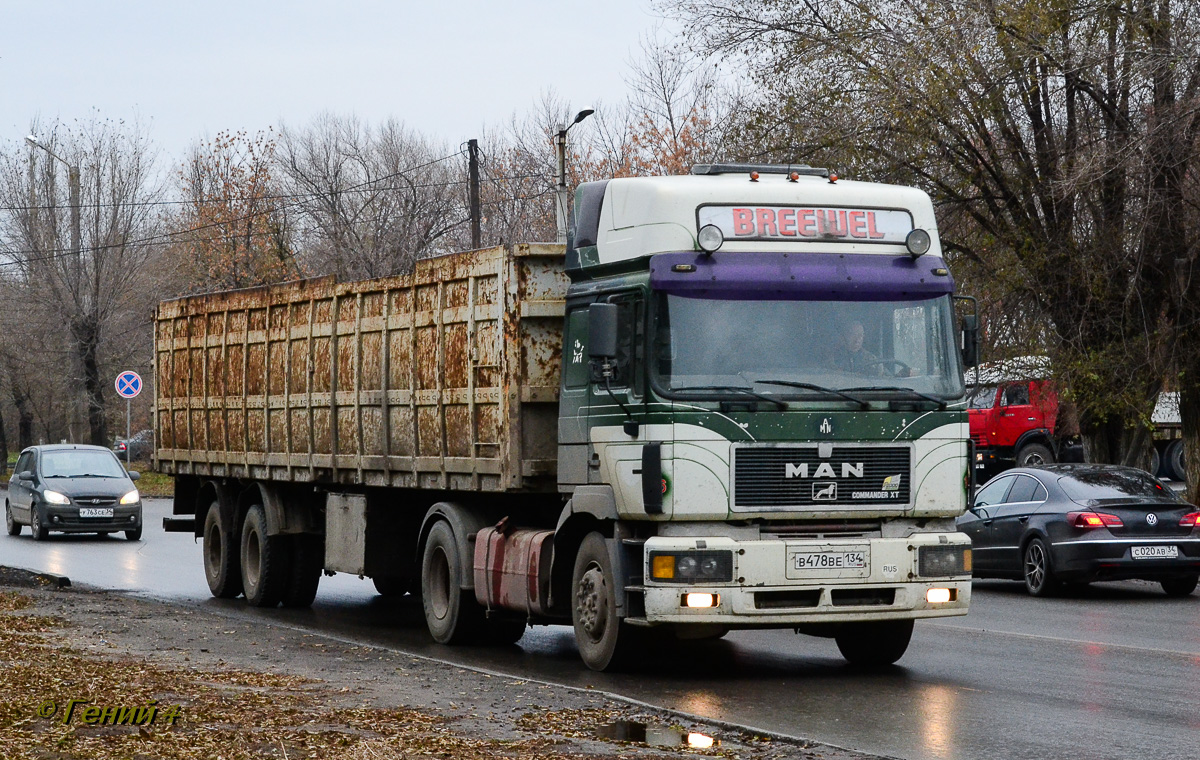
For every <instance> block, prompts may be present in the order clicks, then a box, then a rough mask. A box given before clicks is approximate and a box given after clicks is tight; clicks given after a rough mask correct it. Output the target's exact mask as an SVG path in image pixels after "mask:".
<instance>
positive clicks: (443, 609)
mask: <svg viewBox="0 0 1200 760" xmlns="http://www.w3.org/2000/svg"><path fill="white" fill-rule="evenodd" d="M463 567H464V565H463V558H462V557H460V556H459V551H458V542H457V541H455V540H454V530H453V529H451V527H450V524H449V523H447V522H445V521H444V520H439V521H438V522H436V523H434V525H433V528H431V529H430V531H429V537H428V538H426V539H425V551H424V553H423V555H422V558H421V607H422V608H423V609H424V611H425V625H426V626H428V627H429V633H430V635H432V636H433V640H434V641H437V642H438V643H440V644H463V643H466V642H469V641H475V640H476V639H477V638H478V636H479V633H480V630H481V628H482V627H483V623H484V619H483V608H482V607H480V606H479V603H478V602H476V601H475V595H474V594H473V593H472V592H470V591H464V590H463V588H462V572H463Z"/></svg>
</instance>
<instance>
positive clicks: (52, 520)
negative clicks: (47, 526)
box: [50, 515, 61, 523]
mask: <svg viewBox="0 0 1200 760" xmlns="http://www.w3.org/2000/svg"><path fill="white" fill-rule="evenodd" d="M50 522H55V523H56V522H61V521H60V520H59V519H58V515H53V516H52V517H51V518H50Z"/></svg>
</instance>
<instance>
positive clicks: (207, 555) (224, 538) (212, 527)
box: [203, 500, 242, 599]
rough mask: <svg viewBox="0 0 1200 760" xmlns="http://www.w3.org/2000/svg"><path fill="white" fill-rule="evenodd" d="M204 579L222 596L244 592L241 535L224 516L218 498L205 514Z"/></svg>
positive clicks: (230, 597) (214, 594) (228, 597)
mask: <svg viewBox="0 0 1200 760" xmlns="http://www.w3.org/2000/svg"><path fill="white" fill-rule="evenodd" d="M203 535H204V544H203V552H204V579H205V580H206V581H208V590H209V591H210V592H211V593H212V595H213V596H215V597H217V598H218V599H233V598H234V597H236V596H237V595H238V594H241V593H242V570H241V566H240V565H239V564H238V539H237V536H236V535H235V534H234V533H233V531H231V530H230V529H229V526H228V525H226V524H225V521H224V520H223V519H221V507H220V505H219V504H218V503H217V502H216V501H215V500H214V501H213V503H212V504H209V505H208V511H207V512H205V514H204V534H203Z"/></svg>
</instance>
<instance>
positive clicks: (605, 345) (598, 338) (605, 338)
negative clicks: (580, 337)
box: [588, 303, 617, 359]
mask: <svg viewBox="0 0 1200 760" xmlns="http://www.w3.org/2000/svg"><path fill="white" fill-rule="evenodd" d="M616 356H617V305H616V304H612V303H594V304H592V305H591V306H589V307H588V357H589V358H591V359H615V358H616Z"/></svg>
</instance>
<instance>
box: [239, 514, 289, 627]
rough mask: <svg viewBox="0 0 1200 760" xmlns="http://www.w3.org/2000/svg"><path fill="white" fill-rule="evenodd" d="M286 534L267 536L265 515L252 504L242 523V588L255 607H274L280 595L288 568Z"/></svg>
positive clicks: (281, 595)
mask: <svg viewBox="0 0 1200 760" xmlns="http://www.w3.org/2000/svg"><path fill="white" fill-rule="evenodd" d="M288 538H289V537H288V536H269V535H267V515H266V513H265V512H264V511H263V508H262V505H261V504H254V505H252V506H251V507H250V510H249V511H248V512H246V519H245V520H244V521H243V522H242V542H241V549H242V550H241V557H242V587H243V590H244V591H245V593H246V601H247V602H249V603H250V604H251V605H253V606H255V607H274V606H276V605H277V604H279V602H280V600H281V599H282V598H283V594H284V591H285V590H286V588H287V581H288V576H289V574H290V571H291V564H292V563H291V555H290V552H289V549H291V545H290V543H289V542H288V540H287V539H288Z"/></svg>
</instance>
